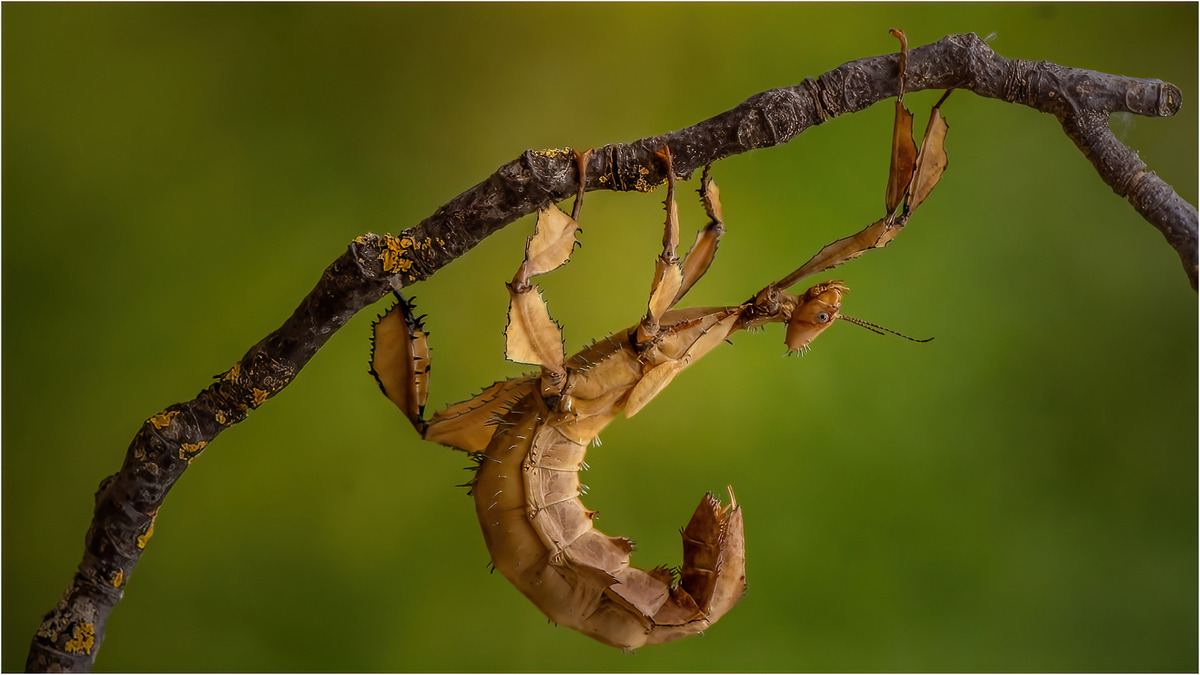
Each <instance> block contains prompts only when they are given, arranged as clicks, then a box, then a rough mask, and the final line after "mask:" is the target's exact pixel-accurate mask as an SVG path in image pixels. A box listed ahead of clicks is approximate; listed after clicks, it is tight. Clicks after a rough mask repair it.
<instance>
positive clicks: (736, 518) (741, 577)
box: [473, 395, 745, 649]
mask: <svg viewBox="0 0 1200 675" xmlns="http://www.w3.org/2000/svg"><path fill="white" fill-rule="evenodd" d="M534 396H536V395H534ZM534 396H530V397H529V398H527V399H525V400H524V401H521V402H519V403H517V404H516V405H514V406H513V407H512V408H511V409H510V411H509V413H508V414H507V415H505V419H504V420H503V422H502V426H501V428H500V429H499V430H498V431H497V433H496V435H495V436H494V437H493V439H492V443H491V445H489V446H488V449H487V451H486V452H485V455H484V459H483V461H482V463H481V464H480V467H479V470H478V473H477V474H476V480H475V483H474V486H473V494H474V496H475V504H476V511H477V513H478V515H479V522H480V526H481V528H482V529H483V535H484V541H485V542H486V543H487V547H488V551H489V552H490V553H491V555H492V563H493V565H494V566H495V568H496V569H497V570H499V571H500V572H501V573H502V574H503V575H504V576H505V577H506V578H507V579H508V580H509V581H510V582H511V583H512V584H513V585H514V586H516V587H517V589H518V590H520V591H521V592H522V593H523V594H525V596H526V597H528V598H529V599H530V600H532V601H533V603H534V604H535V605H537V607H538V608H539V609H541V610H542V612H543V613H545V615H546V616H547V617H548V618H549V619H550V620H551V621H553V622H555V623H558V624H561V625H564V626H567V627H569V628H573V629H575V630H578V631H580V632H582V633H584V634H585V635H589V636H591V637H593V638H595V639H597V640H600V641H601V642H604V643H606V644H610V645H613V646H615V647H621V648H623V649H636V648H637V647H640V646H642V645H644V644H648V643H658V642H667V641H670V640H675V639H678V638H681V637H685V636H687V635H692V634H695V633H699V632H701V631H703V630H704V629H705V628H707V627H708V626H709V625H711V624H712V622H714V621H716V619H717V618H718V617H719V616H720V615H721V614H724V613H725V611H727V610H728V609H729V608H730V607H732V606H733V604H734V603H736V602H737V600H738V599H739V598H740V597H741V595H742V593H743V592H744V589H745V554H744V548H743V543H742V541H743V540H742V521H741V511H740V509H739V507H738V506H737V505H736V502H735V503H732V504H731V505H730V506H728V507H724V508H722V507H721V505H720V503H719V502H718V501H717V500H716V499H715V498H714V497H712V495H707V496H706V497H705V499H704V500H702V501H701V503H700V506H699V507H698V508H697V509H696V513H695V514H694V515H693V517H692V520H691V522H690V523H689V524H688V526H687V528H685V530H684V565H683V568H682V569H681V576H680V578H679V581H678V582H676V580H675V578H674V576H673V575H672V573H671V572H669V571H668V570H666V569H664V568H657V569H654V570H651V571H645V570H641V569H637V568H635V567H632V566H631V565H630V564H629V553H630V551H631V550H632V548H633V547H632V544H631V543H630V542H629V540H628V539H625V538H623V537H610V536H608V535H605V534H604V533H602V532H600V531H599V530H596V529H595V528H594V527H593V526H592V518H593V517H594V515H595V513H594V512H592V511H590V510H588V509H587V508H586V507H585V506H584V505H583V503H582V502H581V501H580V500H579V496H580V483H579V474H578V472H579V470H580V469H581V468H582V467H583V458H584V454H585V452H586V449H587V448H586V445H584V444H583V443H580V442H577V441H575V440H572V439H569V438H567V437H566V436H564V435H563V434H562V433H560V432H559V430H558V429H557V428H555V427H554V426H551V425H548V424H546V423H545V418H546V416H547V414H546V413H545V412H544V409H541V410H539V408H541V406H540V405H539V404H540V401H537V400H535V398H534ZM730 496H731V498H732V492H731V493H730Z"/></svg>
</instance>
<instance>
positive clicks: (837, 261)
mask: <svg viewBox="0 0 1200 675" xmlns="http://www.w3.org/2000/svg"><path fill="white" fill-rule="evenodd" d="M902 227H903V225H900V224H898V223H893V222H892V221H891V219H890V218H884V219H882V220H877V221H875V222H874V223H871V224H870V225H868V226H866V227H864V228H863V229H862V230H860V231H858V232H857V233H855V234H852V235H850V236H849V237H843V238H841V239H838V240H837V241H835V242H833V243H832V244H826V245H825V247H824V248H822V249H821V250H820V251H818V252H817V254H816V255H814V256H813V257H812V258H810V259H809V261H808V262H806V263H804V264H803V265H801V266H800V269H797V270H796V271H795V272H792V273H791V274H789V275H788V276H786V277H784V278H783V279H781V280H780V281H779V282H778V283H777V284H775V287H776V288H778V289H780V290H787V289H788V288H790V287H791V286H792V285H793V284H795V283H796V282H797V281H800V280H801V279H803V278H804V277H807V276H809V275H812V274H816V273H817V272H823V271H825V270H827V269H830V268H833V267H837V266H838V265H841V264H842V263H844V262H846V261H847V260H852V259H854V258H857V257H858V256H860V255H862V254H863V253H864V252H866V251H869V250H871V249H873V248H879V247H881V246H884V245H886V244H887V243H888V242H890V241H891V240H892V239H894V238H895V237H896V235H897V234H899V233H900V229H901V228H902Z"/></svg>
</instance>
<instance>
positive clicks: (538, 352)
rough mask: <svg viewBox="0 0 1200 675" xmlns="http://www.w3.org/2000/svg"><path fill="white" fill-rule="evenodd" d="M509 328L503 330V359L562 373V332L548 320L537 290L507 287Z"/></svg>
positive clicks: (544, 306) (546, 311)
mask: <svg viewBox="0 0 1200 675" xmlns="http://www.w3.org/2000/svg"><path fill="white" fill-rule="evenodd" d="M508 295H509V306H508V326H507V327H506V328H505V329H504V335H505V339H506V343H507V344H506V346H505V352H504V354H505V356H506V357H508V359H509V360H510V361H515V362H517V363H529V364H533V365H535V366H542V367H543V368H546V369H547V370H550V371H551V372H556V373H561V372H562V371H563V363H564V361H565V360H566V355H565V353H564V351H563V342H562V331H561V330H560V329H559V327H558V324H556V323H555V322H554V320H553V319H551V318H550V312H549V311H548V310H547V309H546V303H545V301H543V300H542V294H541V293H540V292H538V290H537V289H536V287H532V286H530V287H527V288H525V289H524V290H518V289H516V288H514V285H513V284H508Z"/></svg>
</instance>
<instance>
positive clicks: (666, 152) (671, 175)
mask: <svg viewBox="0 0 1200 675" xmlns="http://www.w3.org/2000/svg"><path fill="white" fill-rule="evenodd" d="M656 154H657V155H658V158H659V159H661V160H662V161H663V162H664V163H665V164H666V165H667V198H666V199H665V200H664V201H663V206H664V207H665V208H666V211H667V220H666V224H665V225H664V227H663V250H662V253H661V254H659V256H658V258H657V259H656V260H655V264H654V279H653V280H652V281H651V283H650V301H649V302H648V303H647V307H646V316H645V317H644V318H643V319H642V321H641V323H640V324H639V325H638V329H637V342H638V344H639V345H644V344H649V343H650V342H652V341H653V340H654V338H655V337H656V336H657V335H658V332H659V319H661V318H662V315H663V314H665V313H666V312H667V310H668V309H670V308H671V305H673V304H675V298H676V297H677V296H678V295H679V289H680V287H681V284H682V283H683V273H682V272H681V271H680V269H679V258H677V257H675V249H676V248H678V246H679V206H678V204H676V203H675V166H674V162H673V161H672V159H671V149H670V148H668V147H666V146H664V147H663V149H662V150H659V151H658V153H656Z"/></svg>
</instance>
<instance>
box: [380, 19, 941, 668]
mask: <svg viewBox="0 0 1200 675" xmlns="http://www.w3.org/2000/svg"><path fill="white" fill-rule="evenodd" d="M897 37H899V38H900V39H901V43H902V45H903V42H904V39H903V34H899V35H897ZM900 72H901V85H900V86H901V88H900V96H899V97H898V98H897V101H896V124H895V129H894V138H893V150H892V166H891V171H890V175H889V182H888V189H887V197H886V205H887V216H886V217H885V218H883V219H881V220H879V221H877V222H875V223H873V224H871V225H869V226H868V227H866V228H865V229H863V230H862V231H861V232H859V233H857V234H855V235H852V236H850V237H846V238H844V239H840V240H838V241H836V242H834V243H832V244H829V245H828V246H826V247H824V248H823V249H821V251H820V252H819V253H817V255H816V256H814V257H813V258H812V259H811V260H809V261H808V262H807V263H805V264H804V265H803V266H801V267H800V268H799V269H797V270H796V271H795V272H793V273H792V274H789V275H788V276H786V277H784V278H783V279H781V280H780V281H779V282H777V283H773V284H770V285H768V286H767V287H766V288H764V289H762V290H761V291H759V292H758V293H756V294H755V295H754V296H753V297H751V298H750V299H749V300H747V301H746V302H743V303H742V304H740V305H734V306H729V307H696V308H687V309H673V307H674V306H675V305H676V304H677V303H678V302H679V301H680V300H681V299H682V298H683V297H684V295H685V294H686V293H687V292H688V290H689V289H691V287H692V286H693V285H694V284H695V283H696V282H697V281H698V280H699V279H700V277H701V276H703V274H704V272H705V271H706V270H707V269H708V266H709V264H710V263H711V262H712V259H713V256H714V254H715V252H716V248H717V243H718V240H719V239H720V237H721V235H722V233H723V232H724V229H725V228H724V224H723V220H722V214H721V204H720V199H719V193H718V190H717V185H716V183H715V182H713V180H712V179H711V177H710V176H709V171H708V170H707V169H706V170H705V172H704V175H703V177H702V179H701V184H700V189H699V192H700V195H701V199H702V202H703V204H704V208H705V211H706V212H707V214H708V217H709V222H708V225H707V227H705V228H704V229H702V230H701V231H700V233H699V234H698V236H697V237H696V241H695V243H694V245H693V246H692V248H691V250H690V251H689V253H688V254H687V256H686V257H685V258H684V260H683V261H682V263H681V262H680V261H679V260H678V259H677V258H676V247H677V245H678V240H679V219H678V212H677V208H676V203H675V175H674V171H673V168H672V163H671V154H670V151H669V150H668V149H666V148H663V149H662V150H661V151H660V152H659V157H660V158H661V160H662V161H663V162H664V163H665V164H666V168H667V197H666V200H665V202H664V205H665V207H666V211H667V217H666V226H665V230H664V234H663V249H662V254H661V255H660V256H659V257H658V259H657V260H656V261H655V270H654V276H653V280H652V283H651V290H650V299H649V302H648V303H647V310H646V313H645V315H644V316H643V317H642V319H641V320H640V321H639V322H638V323H637V324H636V325H634V326H632V327H631V328H629V329H628V330H624V331H620V332H617V333H614V334H612V335H610V336H608V337H607V338H604V339H602V340H599V341H598V342H596V343H594V344H593V345H592V346H590V347H588V348H586V349H584V350H583V351H581V352H579V353H578V354H576V355H574V356H572V357H570V358H567V356H566V355H565V353H564V350H563V341H562V336H561V333H560V330H559V328H558V326H557V325H556V324H555V323H554V322H553V320H551V318H550V316H549V313H548V311H547V309H546V305H545V303H544V302H543V300H542V298H541V293H540V291H538V290H537V288H536V286H534V285H533V284H532V283H531V278H532V277H534V276H536V275H539V274H543V273H546V272H549V271H551V270H553V269H555V268H557V267H559V266H561V265H562V264H564V263H565V262H567V259H568V258H569V256H570V254H571V252H572V250H573V248H574V246H575V243H576V240H575V233H576V230H577V228H578V225H577V223H576V219H577V218H578V215H579V210H580V205H581V203H582V196H583V187H582V186H583V184H584V181H583V171H584V167H585V165H586V159H587V156H588V153H583V154H582V155H579V154H577V160H578V165H579V169H580V174H581V175H580V181H579V183H580V186H581V187H580V192H579V195H578V196H577V197H576V201H575V207H574V209H573V214H572V215H571V216H568V215H567V214H566V213H564V212H563V211H561V210H559V209H558V207H557V206H554V205H553V204H547V205H546V206H544V207H543V208H542V209H540V210H539V212H538V219H537V225H536V227H535V230H534V233H533V234H532V235H531V236H530V237H529V238H528V240H527V242H526V248H525V260H524V262H522V263H521V265H520V267H519V268H518V270H517V273H516V275H515V276H514V277H513V280H512V282H511V283H509V284H507V287H508V294H509V300H510V305H509V321H508V326H507V328H506V330H505V334H506V341H507V344H506V351H505V355H506V356H507V357H508V359H510V360H512V361H515V362H518V363H526V364H532V365H536V366H540V371H539V372H535V373H531V374H528V375H524V376H521V377H516V378H512V379H509V380H505V381H503V382H497V383H495V384H492V385H491V386H489V387H487V388H486V389H484V390H483V391H482V392H481V393H480V394H478V395H477V396H475V397H474V398H472V399H470V400H467V401H464V402H462V403H458V404H456V405H453V406H451V407H449V408H448V409H446V410H443V411H441V412H438V413H436V414H434V415H433V417H432V418H430V419H429V420H426V419H425V418H424V407H425V401H426V397H427V393H428V377H429V348H428V343H427V339H426V334H425V331H424V327H423V325H422V322H421V320H419V319H417V318H416V317H415V316H414V314H413V311H412V306H411V305H410V304H409V303H407V302H406V301H405V300H404V299H403V298H400V296H399V295H398V294H397V298H398V299H399V300H398V302H397V304H396V305H395V306H393V307H392V308H391V309H390V310H388V312H387V313H386V314H385V315H384V316H383V317H381V318H380V320H379V321H378V322H377V323H376V325H375V332H374V351H373V353H372V358H371V373H372V374H373V375H374V376H375V378H376V380H377V382H378V383H379V385H380V388H381V389H382V390H383V392H384V394H385V395H386V396H387V397H388V398H389V399H391V400H392V401H393V402H394V403H395V404H396V405H397V406H399V408H400V410H401V411H403V412H404V414H405V415H406V416H407V417H408V419H409V421H410V422H411V423H412V425H413V426H414V427H415V428H416V430H417V431H418V433H420V434H421V436H422V438H424V439H425V440H427V441H433V442H436V443H441V444H443V445H447V446H450V447H452V448H457V449H459V450H463V451H465V452H467V453H470V454H471V455H472V456H474V457H475V458H476V459H477V460H478V462H479V466H478V469H477V471H476V474H475V478H474V481H473V483H472V486H471V492H472V494H473V496H474V499H475V509H476V512H477V514H478V516H479V524H480V526H481V528H482V530H483V537H484V540H485V542H486V544H487V548H488V551H489V553H490V554H491V557H492V564H493V565H494V567H495V569H497V570H500V572H501V573H502V574H503V575H504V576H505V577H506V578H507V579H508V580H509V581H510V582H512V584H513V585H514V586H516V587H517V589H518V590H520V591H521V592H522V593H524V594H525V596H526V597H528V598H529V599H530V600H532V601H533V603H534V604H535V605H536V606H537V607H538V608H539V609H541V610H542V612H544V613H545V614H546V616H547V617H548V618H549V619H550V620H551V621H553V622H555V623H557V624H561V625H564V626H569V627H570V628H574V629H575V630H578V631H580V632H582V633H584V634H585V635H589V636H591V637H593V638H595V639H597V640H599V641H601V642H604V643H606V644H609V645H613V646H615V647H621V648H624V649H636V648H638V647H640V646H642V645H645V644H656V643H662V642H668V641H671V640H676V639H679V638H682V637H686V636H688V635H694V634H696V633H700V632H702V631H703V630H705V629H706V628H708V627H709V626H711V625H712V624H713V623H714V622H716V621H717V619H719V618H720V617H721V616H722V615H723V614H725V612H727V611H728V610H729V609H730V608H732V607H733V605H734V604H736V603H737V601H738V600H739V599H741V597H742V595H743V593H744V591H745V586H746V575H745V562H746V560H745V544H744V540H743V531H742V511H741V507H740V506H739V505H738V503H737V501H736V499H735V498H734V495H733V490H732V488H729V500H730V503H729V505H727V506H722V505H721V503H720V502H719V501H718V500H717V498H715V497H714V496H713V495H712V494H708V495H706V496H705V497H704V499H702V500H701V502H700V505H699V506H698V507H697V508H696V511H695V513H694V514H693V516H692V518H691V521H690V522H689V523H688V524H687V526H686V527H685V528H684V530H683V533H682V534H683V566H682V567H681V568H680V570H679V572H678V577H676V576H675V574H673V573H672V572H671V571H669V570H667V569H666V568H663V567H659V568H656V569H653V570H649V571H646V570H642V569H639V568H636V567H633V566H631V565H630V561H629V554H630V552H631V551H632V550H633V547H632V544H631V542H630V541H629V540H628V539H625V538H623V537H612V536H608V535H605V534H604V533H602V532H600V531H599V530H597V529H595V528H594V527H593V525H592V519H593V517H594V515H595V513H594V512H593V511H590V510H588V509H587V507H585V506H584V505H583V503H582V502H581V501H580V499H579V497H580V495H581V494H582V491H581V485H580V482H579V476H578V472H579V471H580V470H581V469H582V468H583V467H584V454H585V453H586V451H587V447H588V444H589V443H592V442H594V441H595V440H596V438H597V436H598V434H599V433H600V431H601V430H602V429H603V428H604V427H605V426H607V425H608V424H609V423H610V422H612V421H613V420H614V419H615V418H616V417H617V415H619V414H620V413H621V412H624V413H625V415H626V416H627V417H630V416H632V415H634V414H636V413H637V412H638V411H640V410H641V409H642V408H643V407H645V405H646V404H647V403H649V402H650V400H651V399H653V398H654V397H655V396H656V395H657V394H658V393H659V392H661V391H662V390H663V388H664V387H666V386H667V385H668V384H669V383H670V382H671V380H672V379H673V378H674V377H675V376H676V375H678V374H679V373H680V371H682V370H683V369H684V368H686V367H688V366H689V365H691V364H692V363H694V362H695V361H696V360H697V359H699V358H700V357H702V356H704V355H705V354H707V353H708V352H709V351H711V350H712V349H713V348H715V347H716V346H717V345H719V344H721V343H722V342H724V341H725V340H726V338H728V337H729V336H730V335H731V334H732V333H734V332H736V331H739V330H748V329H753V328H757V327H760V326H763V325H765V324H768V323H785V324H787V331H786V336H785V342H786V344H787V347H788V350H789V351H805V350H807V349H808V345H809V344H810V343H811V342H812V341H813V340H814V339H815V338H816V337H817V336H818V335H820V334H821V333H822V332H824V331H825V329H827V328H828V327H829V326H831V325H832V324H833V322H834V320H835V319H845V320H849V321H852V322H855V323H858V324H860V325H865V326H866V327H868V328H871V329H876V328H878V327H877V326H874V325H873V324H867V323H866V322H862V321H860V320H857V319H853V318H852V317H848V316H844V315H842V314H841V313H840V312H841V301H842V296H843V295H844V294H845V293H846V292H847V289H846V287H845V286H843V285H842V283H841V282H839V281H826V282H822V283H818V284H816V285H814V286H812V287H811V288H809V289H808V290H807V291H805V292H804V293H802V294H800V295H793V294H791V293H788V292H787V289H788V288H789V287H791V286H792V285H793V284H795V283H796V282H798V281H799V280H800V279H802V278H804V277H806V276H809V275H811V274H815V273H817V272H820V271H823V270H826V269H829V268H831V267H833V266H835V265H838V264H841V263H842V262H845V261H846V260H849V259H850V258H853V257H856V256H858V255H860V254H861V253H863V252H864V251H866V250H869V249H871V248H877V247H880V246H883V245H885V244H887V243H888V242H889V241H891V239H893V238H894V237H895V236H896V234H897V233H898V232H899V231H900V229H901V228H902V227H903V226H904V225H905V223H906V222H907V220H908V217H909V215H910V214H911V213H912V211H913V210H914V209H915V208H916V207H917V206H918V205H919V204H920V202H921V201H922V200H923V199H924V198H925V196H927V195H928V194H929V191H930V190H931V189H932V188H933V186H934V185H935V184H936V183H937V181H938V179H939V178H940V177H941V174H942V172H943V171H944V170H945V166H946V155H945V150H944V139H945V133H946V129H947V127H946V124H945V121H944V120H943V119H942V118H941V115H940V113H939V112H938V109H937V107H936V106H935V108H934V111H933V114H932V117H931V119H930V124H929V128H928V129H927V131H926V134H925V138H924V141H923V144H922V148H921V149H920V151H919V152H918V151H917V148H916V145H915V143H914V142H913V140H912V115H911V113H909V112H908V111H907V110H906V109H905V108H904V106H903V102H902V98H903V73H904V51H903V49H902V52H901V70H900ZM943 100H945V99H944V97H943ZM940 105H941V102H939V103H938V106H940ZM589 152H590V151H589Z"/></svg>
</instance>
